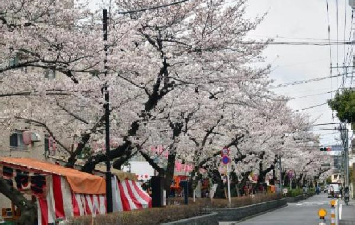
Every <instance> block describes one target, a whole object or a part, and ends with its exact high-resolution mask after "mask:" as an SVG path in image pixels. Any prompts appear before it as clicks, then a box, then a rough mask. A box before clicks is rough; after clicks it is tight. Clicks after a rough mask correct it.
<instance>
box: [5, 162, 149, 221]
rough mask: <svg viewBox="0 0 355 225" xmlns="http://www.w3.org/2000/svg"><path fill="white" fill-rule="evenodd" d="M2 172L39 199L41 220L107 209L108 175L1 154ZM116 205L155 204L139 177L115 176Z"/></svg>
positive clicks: (126, 207) (122, 208)
mask: <svg viewBox="0 0 355 225" xmlns="http://www.w3.org/2000/svg"><path fill="white" fill-rule="evenodd" d="M0 176H1V177H3V178H5V179H6V180H7V181H8V182H9V183H10V184H11V185H13V186H14V187H15V188H17V189H18V190H20V191H21V192H24V193H27V194H30V195H33V196H35V197H36V199H37V201H36V202H37V205H38V224H40V225H42V224H49V223H55V221H56V220H58V219H66V218H69V217H73V216H82V215H96V214H105V213H106V195H105V193H106V182H105V179H104V178H102V177H100V176H96V175H91V174H87V173H83V172H80V171H78V170H75V169H70V168H65V167H63V166H60V165H55V164H51V163H48V162H43V161H39V160H35V159H30V158H11V157H0ZM112 187H113V209H114V211H128V210H133V209H142V208H148V207H151V198H150V197H149V195H148V194H147V193H146V192H145V191H144V190H143V189H142V188H141V187H140V185H139V184H138V183H137V182H136V181H135V180H127V179H125V180H120V179H118V178H117V176H113V178H112Z"/></svg>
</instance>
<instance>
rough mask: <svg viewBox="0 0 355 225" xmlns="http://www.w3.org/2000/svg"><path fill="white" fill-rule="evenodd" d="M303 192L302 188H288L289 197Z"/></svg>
mask: <svg viewBox="0 0 355 225" xmlns="http://www.w3.org/2000/svg"><path fill="white" fill-rule="evenodd" d="M302 194H303V190H302V189H301V188H296V189H288V192H287V195H286V196H287V197H296V196H300V195H302Z"/></svg>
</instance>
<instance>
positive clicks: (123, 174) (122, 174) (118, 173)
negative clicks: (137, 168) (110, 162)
mask: <svg viewBox="0 0 355 225" xmlns="http://www.w3.org/2000/svg"><path fill="white" fill-rule="evenodd" d="M95 170H97V171H99V172H101V173H106V166H102V165H96V167H95ZM111 173H112V174H113V175H115V176H116V177H117V178H118V179H119V180H120V181H123V180H134V181H137V180H138V179H137V175H136V174H134V173H127V172H123V171H122V170H118V169H114V168H111Z"/></svg>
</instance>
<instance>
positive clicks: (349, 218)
mask: <svg viewBox="0 0 355 225" xmlns="http://www.w3.org/2000/svg"><path fill="white" fill-rule="evenodd" d="M330 200H331V199H330V198H327V195H326V194H320V195H315V196H313V197H311V198H308V199H307V200H304V201H300V202H297V203H289V204H288V206H286V207H283V208H280V209H277V210H274V211H271V212H268V213H265V214H262V215H259V216H256V217H253V218H250V219H247V220H245V221H240V222H220V225H233V224H238V225H263V224H266V225H267V224H273V225H286V224H287V225H318V224H319V222H320V220H319V217H318V210H319V209H320V208H324V209H326V210H327V212H328V214H327V216H326V223H327V224H330ZM341 204H343V206H342V209H343V210H342V212H343V213H342V219H343V220H342V221H341V223H340V225H355V202H354V201H351V202H350V204H349V205H348V206H346V205H345V204H344V202H343V201H342V200H341Z"/></svg>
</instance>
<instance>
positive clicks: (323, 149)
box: [320, 147, 332, 152]
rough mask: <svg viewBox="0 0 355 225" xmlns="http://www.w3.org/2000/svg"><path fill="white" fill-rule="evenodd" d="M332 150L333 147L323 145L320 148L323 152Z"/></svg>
mask: <svg viewBox="0 0 355 225" xmlns="http://www.w3.org/2000/svg"><path fill="white" fill-rule="evenodd" d="M331 150H332V148H331V147H321V148H320V151H321V152H329V151H331Z"/></svg>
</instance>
